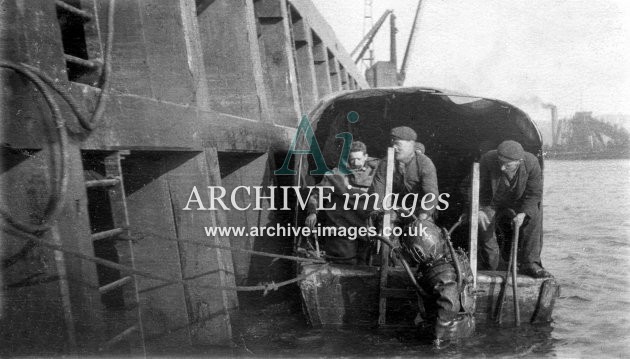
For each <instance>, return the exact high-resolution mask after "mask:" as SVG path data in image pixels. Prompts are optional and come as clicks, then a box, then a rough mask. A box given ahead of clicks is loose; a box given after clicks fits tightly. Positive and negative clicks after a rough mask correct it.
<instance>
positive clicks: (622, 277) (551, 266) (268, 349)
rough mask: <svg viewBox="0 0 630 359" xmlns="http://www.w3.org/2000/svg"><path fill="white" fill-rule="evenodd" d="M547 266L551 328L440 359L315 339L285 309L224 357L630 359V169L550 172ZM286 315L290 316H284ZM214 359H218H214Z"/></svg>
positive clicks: (324, 335)
mask: <svg viewBox="0 0 630 359" xmlns="http://www.w3.org/2000/svg"><path fill="white" fill-rule="evenodd" d="M544 173H545V202H544V218H545V222H544V233H545V234H544V238H545V242H544V246H543V254H542V260H543V265H544V266H545V267H546V268H547V269H548V270H549V271H550V272H552V273H553V274H554V275H555V277H556V279H557V280H558V281H559V283H560V285H561V295H560V298H559V299H558V300H557V301H556V306H555V310H554V314H553V318H554V321H553V323H551V325H539V326H531V325H524V326H523V327H521V328H518V329H514V328H497V327H493V328H485V329H483V328H482V330H478V332H477V334H475V336H474V337H473V338H470V339H468V340H466V341H465V342H463V343H461V344H458V345H455V346H451V347H449V348H447V349H444V350H440V351H435V350H433V349H432V347H431V345H430V343H429V342H427V341H426V340H420V339H418V338H417V336H415V335H414V334H413V333H410V332H401V331H394V332H385V333H384V332H379V333H377V332H374V331H368V330H365V331H364V330H347V329H327V330H321V329H312V328H309V327H308V326H306V325H305V324H304V320H303V319H302V318H299V315H295V310H294V309H293V310H292V309H291V307H290V305H287V304H286V303H285V304H283V303H279V304H276V305H275V307H274V306H272V307H268V308H267V309H263V310H261V311H259V312H257V313H255V314H254V315H249V316H248V317H247V319H246V321H247V323H244V325H242V326H241V327H240V329H239V328H238V326H237V328H236V331H235V332H236V338H235V340H234V341H235V344H236V346H237V348H235V349H234V350H233V351H232V352H230V353H226V352H224V353H223V354H224V355H245V356H257V357H258V356H273V357H275V356H286V357H296V356H301V357H337V356H344V357H364V356H377V357H414V356H438V357H444V358H468V357H497V356H498V357H512V356H518V357H536V358H537V357H560V358H583V357H586V358H590V357H593V358H594V357H597V358H599V357H619V358H622V357H627V356H628V355H630V354H629V353H630V314H629V312H628V311H629V310H630V289H629V288H630V274H629V273H630V241H629V239H630V160H599V161H547V162H546V163H545V171H544ZM283 313H284V315H283ZM214 354H218V353H216V352H215V353H214Z"/></svg>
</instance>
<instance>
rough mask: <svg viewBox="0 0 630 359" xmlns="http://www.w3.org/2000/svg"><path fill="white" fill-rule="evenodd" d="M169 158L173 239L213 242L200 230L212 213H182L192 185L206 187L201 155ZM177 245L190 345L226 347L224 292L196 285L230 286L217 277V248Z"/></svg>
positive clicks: (228, 334)
mask: <svg viewBox="0 0 630 359" xmlns="http://www.w3.org/2000/svg"><path fill="white" fill-rule="evenodd" d="M170 157H171V158H169V159H168V162H167V166H168V167H169V168H173V169H172V170H170V171H169V173H168V188H169V192H170V200H171V207H172V208H173V216H174V220H175V228H176V232H177V238H180V239H202V240H208V242H209V243H216V239H215V238H208V237H206V235H205V232H204V231H203V227H204V226H207V225H208V224H209V223H212V222H213V219H212V217H214V216H215V212H214V211H184V210H183V208H184V207H185V206H186V203H187V201H188V198H189V197H190V193H191V190H192V188H193V186H197V187H198V188H207V186H208V172H207V169H206V162H205V157H204V154H203V153H200V154H197V155H196V156H194V157H192V158H190V159H185V160H184V159H183V158H181V157H182V156H177V157H175V156H170ZM204 192H205V191H204ZM202 193H203V192H202ZM214 221H215V222H216V219H215V220H214ZM178 245H179V255H180V262H181V270H182V276H183V278H184V279H185V280H186V281H187V282H186V285H185V286H184V290H185V295H186V305H187V307H188V317H189V322H190V324H189V325H190V327H189V328H190V335H191V339H192V343H193V345H229V344H230V343H231V339H232V326H231V322H230V316H229V313H228V305H229V303H228V296H227V294H226V291H223V290H216V289H209V288H200V286H198V285H204V284H210V285H221V286H234V283H227V282H226V281H225V279H226V278H225V276H222V275H221V272H222V270H223V268H225V263H220V260H221V259H222V258H223V257H224V256H222V255H220V254H219V252H220V250H218V249H213V248H206V247H199V246H197V245H193V244H186V243H179V244H178Z"/></svg>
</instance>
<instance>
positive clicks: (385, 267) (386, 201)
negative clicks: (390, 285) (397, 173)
mask: <svg viewBox="0 0 630 359" xmlns="http://www.w3.org/2000/svg"><path fill="white" fill-rule="evenodd" d="M386 173H387V175H386V176H385V197H384V198H383V208H384V209H385V208H388V209H389V208H392V196H391V193H392V188H393V183H394V148H393V147H388V148H387V172H386ZM389 227H391V212H390V210H386V211H385V215H384V216H383V226H382V230H383V236H384V237H385V238H386V239H389V236H388V235H385V233H386V232H385V228H389ZM379 243H380V242H379ZM381 249H382V250H381V280H380V284H381V285H380V288H379V290H380V291H379V300H378V325H379V326H383V325H385V322H386V320H387V315H386V314H387V294H388V292H387V276H388V274H389V252H390V248H389V247H388V246H386V245H381Z"/></svg>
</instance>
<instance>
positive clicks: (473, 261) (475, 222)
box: [469, 162, 479, 288]
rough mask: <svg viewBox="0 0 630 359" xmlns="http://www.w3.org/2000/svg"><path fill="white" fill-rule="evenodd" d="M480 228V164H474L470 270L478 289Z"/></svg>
mask: <svg viewBox="0 0 630 359" xmlns="http://www.w3.org/2000/svg"><path fill="white" fill-rule="evenodd" d="M478 226H479V162H475V163H473V167H472V185H471V199H470V234H469V238H470V246H469V247H470V269H471V270H472V273H473V288H477V236H478Z"/></svg>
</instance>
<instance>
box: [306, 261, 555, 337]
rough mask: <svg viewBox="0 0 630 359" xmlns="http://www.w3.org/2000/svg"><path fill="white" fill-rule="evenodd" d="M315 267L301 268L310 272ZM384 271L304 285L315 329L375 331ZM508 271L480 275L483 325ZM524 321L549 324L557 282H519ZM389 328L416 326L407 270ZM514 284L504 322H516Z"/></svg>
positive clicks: (323, 276) (328, 276)
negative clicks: (326, 327) (514, 319)
mask: <svg viewBox="0 0 630 359" xmlns="http://www.w3.org/2000/svg"><path fill="white" fill-rule="evenodd" d="M315 268H316V267H315V266H311V265H306V266H303V267H302V273H308V272H311V271H313V270H314V269H315ZM379 273H380V272H379V268H378V267H373V266H348V265H335V264H330V265H329V267H328V268H326V269H324V270H321V271H319V272H316V273H314V274H311V275H310V276H308V277H307V278H306V279H305V280H303V281H301V282H300V289H301V293H302V299H303V303H304V309H305V312H306V314H307V316H308V318H309V320H310V323H311V325H313V326H315V327H322V326H345V327H353V326H359V327H375V326H377V323H378V316H379V292H380V289H379V286H380V277H379ZM504 276H505V272H486V271H481V272H479V273H478V276H477V288H476V291H475V293H476V309H475V318H476V320H477V322H478V323H485V322H489V321H492V320H494V318H495V313H496V309H497V306H498V298H499V293H500V292H501V288H502V286H503V282H504V278H505V277H504ZM517 283H518V295H519V308H520V313H521V321H523V322H532V323H541V322H542V323H544V322H550V321H551V320H552V319H551V314H552V312H553V306H554V304H555V299H556V298H557V297H558V296H559V293H560V287H559V285H558V283H557V282H556V280H555V279H554V278H541V279H535V278H531V277H528V276H521V275H519V276H518V278H517ZM387 291H388V292H389V293H388V294H389V295H391V296H392V297H391V298H388V300H387V307H386V312H387V315H386V326H414V325H415V324H414V320H415V318H416V315H417V313H418V301H417V296H416V293H415V291H414V290H413V287H412V284H411V282H410V280H409V278H408V277H407V274H406V273H405V272H404V271H403V270H399V269H392V270H391V271H390V275H389V279H388V289H387ZM512 303H513V301H512V290H511V285H510V286H509V287H508V290H507V292H506V303H505V305H504V307H503V322H504V323H512V322H513V318H514V315H513V310H514V308H513V304H512Z"/></svg>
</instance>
